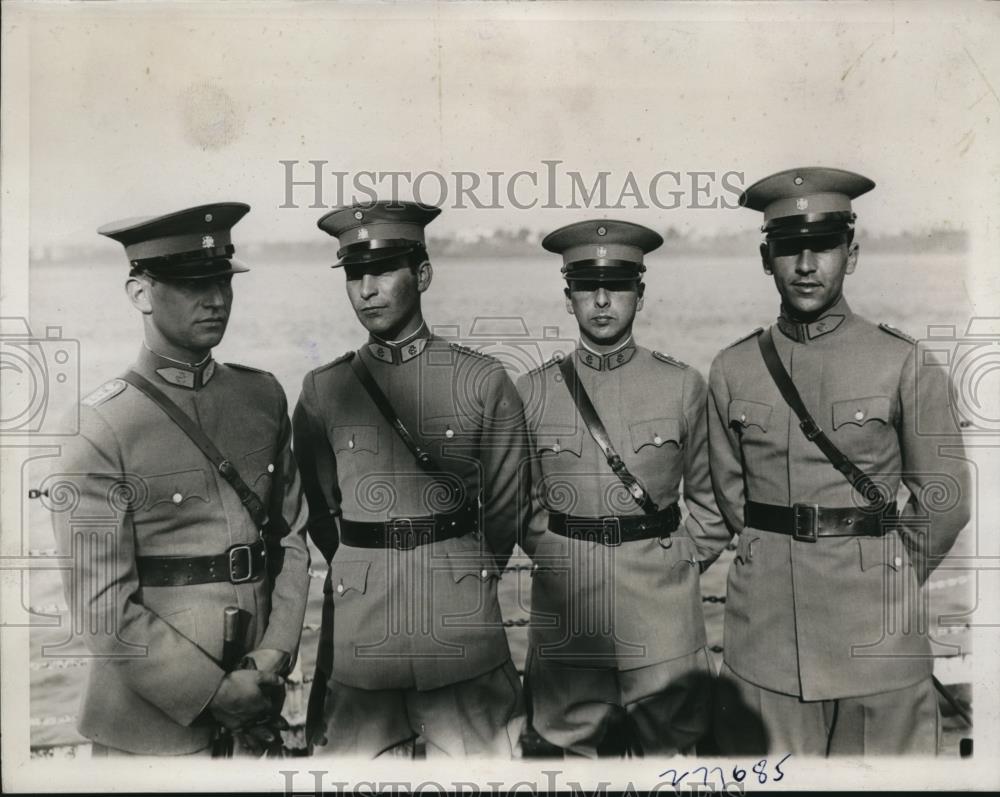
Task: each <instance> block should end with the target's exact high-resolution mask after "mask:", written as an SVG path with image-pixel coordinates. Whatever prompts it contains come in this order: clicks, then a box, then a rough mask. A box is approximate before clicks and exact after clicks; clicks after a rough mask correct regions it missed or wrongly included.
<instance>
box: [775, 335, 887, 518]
mask: <svg viewBox="0 0 1000 797" xmlns="http://www.w3.org/2000/svg"><path fill="white" fill-rule="evenodd" d="M757 346H758V347H759V348H760V353H761V356H762V357H763V358H764V365H766V366H767V371H768V373H769V374H770V375H771V379H772V380H774V384H775V385H776V386H777V388H778V391H779V392H780V393H781V397H782V398H783V399H784V400H785V403H786V404H787V405H788V406H789V407H791V409H792V412H794V413H795V415H796V416H797V417H798V419H799V428H801V429H802V433H803V434H804V435H805V436H806V438H807V439H808V440H809V441H810V442H811V443H814V444H815V445H816V447H817V448H818V449H819V450H820V451H821V452H823V456H824V457H826V458H827V459H828V460H829V461H830V464H831V465H833V467H835V468H836V469H837V470H838V471H840V473H841V474H843V476H844V478H845V479H847V480H848V481H849V482H850V483H851V486H852V487H854V489H855V490H857V491H858V493H860V494H861V497H862V498H864V499H865V500H866V501H867V502H868V503H869V504H870V505H871V508H872V509H877V510H879V511H884V510H885V509H886V508H887V506H888V504H889V501H888V499H887V497H886V496H885V495H884V494H883V493H882V491H881V490H879V488H878V487H877V486H876V485H875V483H874V482H873V481H872V480H871V477H869V476H868V474H867V473H865V472H864V471H863V470H861V468H859V467H858V466H857V465H855V464H854V463H853V462H851V460H850V459H848V458H847V456H846V455H845V454H844V453H843V452H842V451H841V450H840V449H839V448H837V446H836V445H834V443H833V441H832V440H831V439H830V438H829V437H827V436H826V433H825V432H824V431H823V430H822V429H821V428H820V427H819V426H818V425H817V424H816V421H814V420H813V417H812V415H810V414H809V410H807V409H806V405H805V404H804V403H803V402H802V396H800V395H799V391H798V388H796V387H795V383H794V382H793V381H792V377H791V375H790V374H789V373H788V371H787V370H785V366H784V365H782V363H781V358H780V357H779V356H778V350H777V349H776V348H775V346H774V340H773V339H772V337H771V330H770V329H768V330H767V331H765V332H764V333H763V334H761V335H759V336H758V337H757Z"/></svg>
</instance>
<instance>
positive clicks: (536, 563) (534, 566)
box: [531, 562, 538, 570]
mask: <svg viewBox="0 0 1000 797" xmlns="http://www.w3.org/2000/svg"><path fill="white" fill-rule="evenodd" d="M531 569H532V570H537V569H538V562H535V563H534V564H533V565H532V566H531Z"/></svg>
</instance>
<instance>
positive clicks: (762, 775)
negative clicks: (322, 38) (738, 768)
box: [753, 758, 767, 783]
mask: <svg viewBox="0 0 1000 797" xmlns="http://www.w3.org/2000/svg"><path fill="white" fill-rule="evenodd" d="M753 771H754V772H756V773H757V782H758V783H767V759H766V758H762V759H761V760H760V761H758V762H757V763H756V764H754V765H753Z"/></svg>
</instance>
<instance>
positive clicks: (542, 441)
mask: <svg viewBox="0 0 1000 797" xmlns="http://www.w3.org/2000/svg"><path fill="white" fill-rule="evenodd" d="M536 449H537V450H538V453H539V454H540V455H541V456H553V455H555V454H561V453H563V452H564V451H568V452H570V453H571V454H575V455H576V456H578V457H579V456H581V455H582V454H583V433H582V432H577V433H576V434H574V435H566V436H556V435H546V436H545V437H539V438H538V441H537V443H536Z"/></svg>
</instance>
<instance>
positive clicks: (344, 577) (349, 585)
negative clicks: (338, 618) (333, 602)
mask: <svg viewBox="0 0 1000 797" xmlns="http://www.w3.org/2000/svg"><path fill="white" fill-rule="evenodd" d="M370 567H371V562H337V561H335V562H334V563H333V565H332V566H331V567H330V585H331V586H332V587H333V592H334V594H335V595H346V594H347V593H348V592H349V591H350V590H352V589H353V590H354V591H356V592H359V593H361V594H362V595H364V594H365V590H366V589H367V588H368V569H369V568H370Z"/></svg>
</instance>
